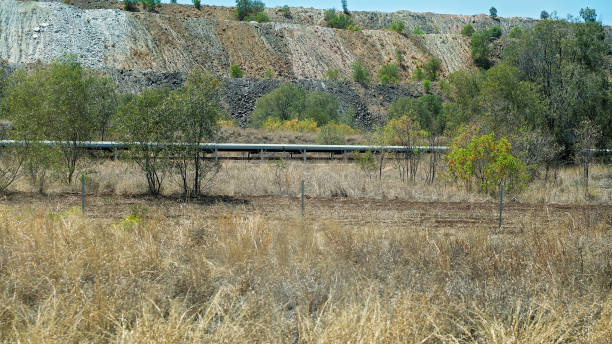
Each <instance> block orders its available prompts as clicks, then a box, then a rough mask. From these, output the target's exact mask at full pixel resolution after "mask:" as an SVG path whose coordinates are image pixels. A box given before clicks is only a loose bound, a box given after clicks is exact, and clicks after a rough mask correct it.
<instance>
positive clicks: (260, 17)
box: [244, 12, 270, 23]
mask: <svg viewBox="0 0 612 344" xmlns="http://www.w3.org/2000/svg"><path fill="white" fill-rule="evenodd" d="M244 21H256V22H258V23H267V22H269V21H270V17H268V15H267V14H266V13H265V12H257V13H254V14H250V15H248V16H246V17H245V18H244Z"/></svg>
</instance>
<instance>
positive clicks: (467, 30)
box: [461, 24, 474, 37]
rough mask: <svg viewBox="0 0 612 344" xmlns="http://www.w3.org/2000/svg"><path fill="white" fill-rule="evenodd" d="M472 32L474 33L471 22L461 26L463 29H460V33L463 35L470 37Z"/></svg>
mask: <svg viewBox="0 0 612 344" xmlns="http://www.w3.org/2000/svg"><path fill="white" fill-rule="evenodd" d="M473 33H474V27H473V26H472V24H467V25H466V26H464V27H463V29H461V34H462V35H464V36H468V37H471V36H472V34H473Z"/></svg>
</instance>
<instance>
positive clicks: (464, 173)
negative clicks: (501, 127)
mask: <svg viewBox="0 0 612 344" xmlns="http://www.w3.org/2000/svg"><path fill="white" fill-rule="evenodd" d="M511 152H512V146H511V145H510V143H509V142H508V140H507V139H506V138H505V137H502V138H501V139H499V140H496V139H495V134H493V133H491V134H489V135H484V136H480V137H477V136H474V137H473V138H472V140H471V142H470V143H469V144H468V145H467V147H462V146H457V145H453V147H451V152H450V153H449V154H448V170H449V174H450V176H451V178H453V179H454V180H455V181H461V182H464V183H465V184H466V186H467V188H468V189H469V188H470V185H471V183H472V182H476V183H478V186H479V190H480V191H481V192H485V193H488V192H490V191H496V189H497V188H498V187H499V186H500V185H502V184H503V185H504V186H505V189H506V190H507V191H508V192H516V191H520V190H521V189H523V188H524V186H525V185H526V183H527V181H528V180H529V175H528V174H527V173H526V170H527V168H526V166H525V165H524V164H523V163H522V162H521V160H519V159H518V158H516V157H514V156H513V155H512V154H511Z"/></svg>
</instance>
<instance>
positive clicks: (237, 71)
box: [230, 64, 243, 78]
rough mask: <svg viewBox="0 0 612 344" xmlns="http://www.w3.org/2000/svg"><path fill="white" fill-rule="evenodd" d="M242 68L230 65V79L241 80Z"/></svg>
mask: <svg viewBox="0 0 612 344" xmlns="http://www.w3.org/2000/svg"><path fill="white" fill-rule="evenodd" d="M242 74H243V73H242V68H240V66H239V65H235V64H233V65H231V66H230V77H231V78H242Z"/></svg>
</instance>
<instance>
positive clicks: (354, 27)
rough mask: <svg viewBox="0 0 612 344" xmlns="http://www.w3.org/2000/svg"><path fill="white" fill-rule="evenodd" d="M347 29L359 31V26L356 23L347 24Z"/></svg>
mask: <svg viewBox="0 0 612 344" xmlns="http://www.w3.org/2000/svg"><path fill="white" fill-rule="evenodd" d="M346 29H347V30H350V31H359V30H361V28H360V27H359V26H357V25H353V24H349V26H347V27H346Z"/></svg>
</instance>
